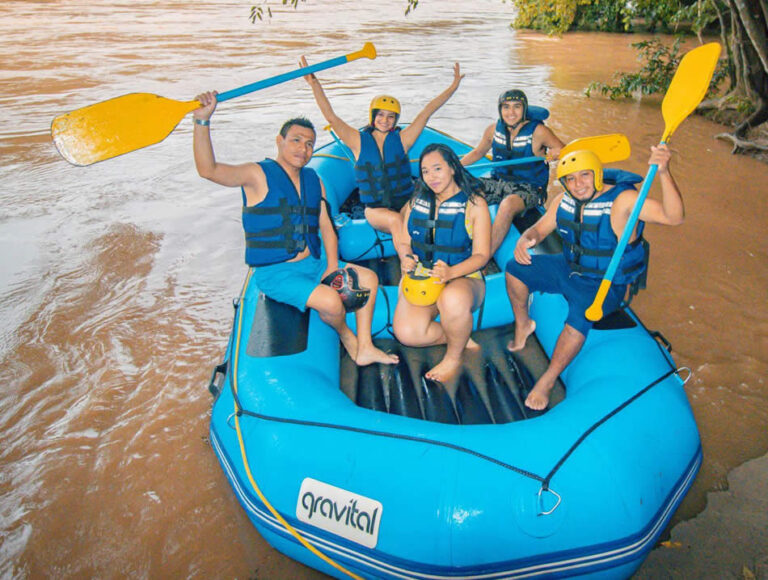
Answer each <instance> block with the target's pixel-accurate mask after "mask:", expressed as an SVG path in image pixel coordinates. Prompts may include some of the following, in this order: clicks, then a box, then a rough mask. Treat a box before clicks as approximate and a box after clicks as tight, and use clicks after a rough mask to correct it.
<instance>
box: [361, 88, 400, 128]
mask: <svg viewBox="0 0 768 580" xmlns="http://www.w3.org/2000/svg"><path fill="white" fill-rule="evenodd" d="M374 111H392V112H393V113H394V114H395V115H397V117H396V118H395V123H397V119H399V118H400V101H398V100H397V99H396V98H395V97H390V96H389V95H379V96H377V97H373V100H372V101H371V107H370V109H369V111H368V112H369V113H370V115H369V116H370V122H371V125H373V119H374V115H375V113H374Z"/></svg>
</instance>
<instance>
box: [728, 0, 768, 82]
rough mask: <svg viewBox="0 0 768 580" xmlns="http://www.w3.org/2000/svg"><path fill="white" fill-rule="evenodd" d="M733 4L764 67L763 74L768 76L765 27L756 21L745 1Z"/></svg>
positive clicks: (739, 0)
mask: <svg viewBox="0 0 768 580" xmlns="http://www.w3.org/2000/svg"><path fill="white" fill-rule="evenodd" d="M733 4H734V5H735V6H736V9H737V10H738V12H739V18H740V19H741V23H742V24H743V26H744V30H746V32H747V36H748V37H749V40H750V41H751V42H752V47H753V48H754V49H755V52H756V53H757V56H758V58H759V59H760V63H761V64H762V65H763V72H764V73H765V74H766V75H768V40H766V36H765V26H760V24H759V23H758V22H757V21H756V20H755V17H754V16H752V13H751V12H750V10H749V6H747V3H746V2H745V1H744V0H733Z"/></svg>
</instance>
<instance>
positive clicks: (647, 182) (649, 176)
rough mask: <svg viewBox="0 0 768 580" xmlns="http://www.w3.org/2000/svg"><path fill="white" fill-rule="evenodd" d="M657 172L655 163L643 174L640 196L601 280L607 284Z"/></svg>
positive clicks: (617, 265) (622, 253) (614, 272)
mask: <svg viewBox="0 0 768 580" xmlns="http://www.w3.org/2000/svg"><path fill="white" fill-rule="evenodd" d="M658 170H659V166H658V165H656V164H655V163H654V164H653V165H651V166H650V167H649V168H648V173H646V174H645V179H644V180H643V187H642V188H640V194H639V195H638V196H637V201H635V207H633V208H632V213H630V214H629V219H628V220H627V225H625V226H624V232H623V233H622V234H621V239H620V240H619V244H618V245H617V246H616V249H615V250H614V251H613V256H612V257H611V261H610V263H609V264H608V269H607V270H606V271H605V276H603V280H607V281H608V282H611V281H612V280H613V276H614V274H616V270H617V269H618V267H619V262H621V257H622V256H623V255H624V249H625V248H626V247H627V244H628V243H629V238H630V237H631V236H632V232H633V231H634V229H635V224H636V223H637V220H638V218H639V217H640V210H641V209H643V204H644V203H645V198H646V197H648V192H649V191H650V189H651V184H652V183H653V180H654V178H655V177H656V172H657V171H658Z"/></svg>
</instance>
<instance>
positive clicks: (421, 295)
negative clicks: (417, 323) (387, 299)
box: [403, 272, 445, 306]
mask: <svg viewBox="0 0 768 580" xmlns="http://www.w3.org/2000/svg"><path fill="white" fill-rule="evenodd" d="M443 288H445V282H440V279H439V278H435V277H434V276H428V275H427V276H417V275H416V274H415V273H413V272H411V273H410V274H406V275H405V276H404V277H403V296H405V299H406V300H408V302H410V303H411V304H413V305H414V306H432V305H433V304H434V303H435V302H437V298H438V296H440V292H442V291H443Z"/></svg>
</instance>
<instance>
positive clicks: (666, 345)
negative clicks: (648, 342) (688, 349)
mask: <svg viewBox="0 0 768 580" xmlns="http://www.w3.org/2000/svg"><path fill="white" fill-rule="evenodd" d="M649 334H650V335H651V337H652V338H654V339H655V340H657V341H659V342H660V343H662V344H663V345H664V348H666V349H667V352H668V353H669V354H672V343H671V342H669V341H668V340H667V338H666V337H665V336H664V335H663V334H661V332H659V331H658V330H654V331H653V332H650V333H649Z"/></svg>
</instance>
